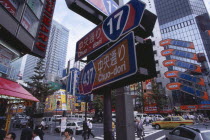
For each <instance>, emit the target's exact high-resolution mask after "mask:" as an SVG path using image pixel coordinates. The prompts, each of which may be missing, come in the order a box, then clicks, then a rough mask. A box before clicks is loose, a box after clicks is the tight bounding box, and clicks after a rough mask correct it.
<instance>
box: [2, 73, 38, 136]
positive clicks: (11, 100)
mask: <svg viewBox="0 0 210 140" xmlns="http://www.w3.org/2000/svg"><path fill="white" fill-rule="evenodd" d="M32 102H39V100H38V99H37V98H35V97H34V96H33V95H31V94H30V93H29V92H28V91H27V90H25V89H24V88H23V87H22V86H21V85H19V84H18V83H16V82H14V81H11V80H8V79H5V78H2V77H0V104H1V110H0V111H1V116H0V117H1V120H0V123H1V124H0V125H1V126H5V130H6V131H7V132H8V131H9V128H10V123H11V117H12V114H13V109H12V108H14V107H15V106H18V105H24V106H30V105H32Z"/></svg>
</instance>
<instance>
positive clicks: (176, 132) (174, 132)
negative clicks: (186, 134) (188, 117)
mask: <svg viewBox="0 0 210 140" xmlns="http://www.w3.org/2000/svg"><path fill="white" fill-rule="evenodd" d="M172 134H173V135H176V136H180V128H177V129H175V130H174V131H173V132H172Z"/></svg>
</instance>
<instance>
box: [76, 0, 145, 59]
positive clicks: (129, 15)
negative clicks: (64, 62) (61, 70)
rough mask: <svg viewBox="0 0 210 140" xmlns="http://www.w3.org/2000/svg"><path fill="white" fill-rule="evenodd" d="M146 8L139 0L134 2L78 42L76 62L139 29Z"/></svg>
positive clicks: (133, 0)
mask: <svg viewBox="0 0 210 140" xmlns="http://www.w3.org/2000/svg"><path fill="white" fill-rule="evenodd" d="M145 6H146V5H145V3H143V2H141V1H139V0H132V1H130V2H128V3H127V4H126V5H124V6H122V7H121V8H119V9H117V10H116V11H115V12H114V13H112V14H111V15H110V16H109V17H107V18H106V19H105V20H104V21H103V22H102V23H101V24H99V25H98V26H97V27H96V28H94V29H93V30H92V31H90V32H89V33H88V34H87V35H85V36H84V37H83V38H82V39H80V40H79V41H78V42H77V44H76V55H75V61H78V60H80V59H82V58H84V57H86V56H87V55H89V54H91V53H93V52H94V51H96V50H98V49H100V48H102V47H103V46H105V45H107V44H108V43H109V42H115V41H116V40H118V39H119V38H120V37H121V36H122V35H123V34H126V33H128V32H130V31H132V30H133V29H135V28H136V27H138V26H139V25H140V22H141V18H142V15H143V13H144V9H145Z"/></svg>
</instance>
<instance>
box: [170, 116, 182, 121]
mask: <svg viewBox="0 0 210 140" xmlns="http://www.w3.org/2000/svg"><path fill="white" fill-rule="evenodd" d="M172 121H181V120H180V118H179V117H173V118H172Z"/></svg>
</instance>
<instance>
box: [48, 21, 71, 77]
mask: <svg viewBox="0 0 210 140" xmlns="http://www.w3.org/2000/svg"><path fill="white" fill-rule="evenodd" d="M68 38H69V30H68V29H67V28H65V27H64V26H62V25H61V24H59V23H58V22H56V21H54V20H53V22H52V27H51V30H50V37H49V41H48V42H49V43H48V47H47V52H46V57H45V59H44V61H45V73H46V76H47V79H48V80H50V81H52V80H53V79H55V78H56V77H62V73H63V69H64V68H65V64H66V55H67V46H68Z"/></svg>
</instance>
